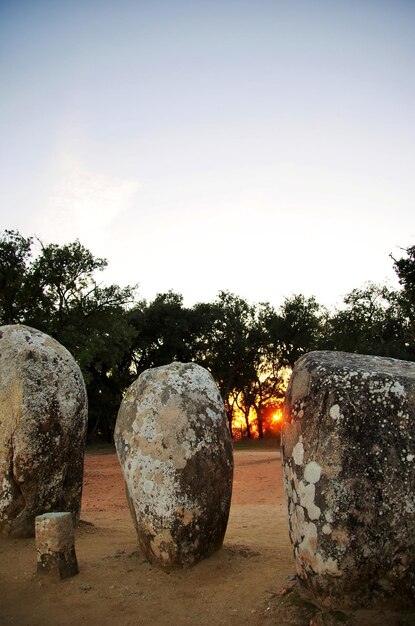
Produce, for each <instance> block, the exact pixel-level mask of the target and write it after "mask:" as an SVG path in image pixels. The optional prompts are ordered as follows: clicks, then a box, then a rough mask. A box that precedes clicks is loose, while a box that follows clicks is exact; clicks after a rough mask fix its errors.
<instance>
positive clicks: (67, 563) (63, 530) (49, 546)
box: [35, 511, 79, 579]
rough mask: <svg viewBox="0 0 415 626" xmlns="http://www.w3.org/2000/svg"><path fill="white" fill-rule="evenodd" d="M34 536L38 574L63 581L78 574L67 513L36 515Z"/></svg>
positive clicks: (70, 523) (71, 530)
mask: <svg viewBox="0 0 415 626" xmlns="http://www.w3.org/2000/svg"><path fill="white" fill-rule="evenodd" d="M35 535H36V554H37V572H38V574H47V575H49V576H53V577H56V578H60V579H63V578H69V577H70V576H75V575H76V574H78V573H79V569H78V561H77V558H76V552H75V538H74V533H73V525H72V515H71V514H70V513H69V512H66V511H65V512H63V513H60V512H59V513H44V514H43V515H38V516H37V517H36V519H35Z"/></svg>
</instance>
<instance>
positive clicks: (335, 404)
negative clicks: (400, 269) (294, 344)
mask: <svg viewBox="0 0 415 626" xmlns="http://www.w3.org/2000/svg"><path fill="white" fill-rule="evenodd" d="M285 420H286V423H285V425H284V429H283V437H282V447H283V469H284V479H285V488H286V493H287V497H288V509H289V526H290V537H291V542H292V545H293V549H294V554H295V559H296V565H297V573H298V575H299V577H300V580H301V581H302V586H303V588H304V589H305V590H306V591H307V592H308V594H309V595H311V597H312V598H313V599H314V600H316V601H317V602H318V603H319V604H320V605H323V606H326V607H330V608H335V607H336V608H341V607H344V608H347V607H349V608H352V607H358V606H370V605H373V604H375V603H376V602H377V601H378V600H379V601H381V600H382V599H385V598H387V597H392V596H393V597H394V599H395V601H397V602H398V604H399V605H400V606H406V605H408V606H410V605H414V603H415V363H410V362H406V361H397V360H395V359H388V358H380V357H372V356H361V355H355V354H346V353H342V352H337V353H335V352H311V353H309V354H306V355H305V356H303V357H302V358H301V359H299V361H297V363H296V365H295V367H294V371H293V374H292V377H291V381H290V383H289V387H288V390H287V393H286V399H285Z"/></svg>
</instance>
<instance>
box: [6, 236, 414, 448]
mask: <svg viewBox="0 0 415 626" xmlns="http://www.w3.org/2000/svg"><path fill="white" fill-rule="evenodd" d="M391 262H392V263H393V266H394V269H395V271H396V272H397V275H398V277H399V281H400V284H401V289H399V290H393V289H390V288H388V287H386V286H383V285H376V284H372V283H370V284H367V285H365V286H364V287H363V288H359V289H354V290H353V291H352V292H351V293H349V294H348V295H347V296H346V297H345V298H344V302H343V304H342V306H341V307H340V308H338V309H336V310H334V311H329V310H328V309H326V308H325V307H324V306H322V305H320V304H319V303H318V302H317V301H316V299H315V298H314V297H311V298H306V297H304V296H303V295H301V294H299V295H293V296H291V297H289V298H286V299H285V300H284V302H283V303H282V305H281V306H280V307H279V308H278V309H275V308H274V307H273V306H271V305H270V304H269V303H261V304H250V303H249V302H247V301H246V300H245V299H243V298H241V297H239V296H237V295H235V294H232V293H229V292H227V291H221V292H219V294H218V296H217V298H216V300H215V301H214V302H209V303H198V304H195V305H194V306H193V307H191V308H188V307H185V306H184V305H183V298H182V296H181V295H180V294H177V293H174V292H172V291H169V292H168V293H162V294H158V295H157V296H156V298H155V299H154V300H152V301H151V302H148V301H146V300H143V299H140V298H139V296H138V290H137V287H135V286H129V287H125V288H121V287H119V286H117V285H110V286H102V285H100V284H99V283H98V282H97V277H98V276H99V272H100V271H102V270H103V269H104V268H105V267H106V265H107V262H106V260H105V259H100V258H96V257H94V256H93V255H92V254H91V252H90V251H89V250H87V249H86V248H85V247H83V246H82V245H81V244H80V243H79V241H75V242H74V243H71V244H65V245H61V246H59V245H56V244H43V243H41V242H40V241H38V240H34V239H33V238H32V237H28V238H26V237H23V236H22V235H21V234H20V233H18V232H16V231H4V232H3V234H2V235H1V238H0V322H1V324H2V325H3V324H17V323H21V324H27V325H29V326H33V327H35V328H37V329H39V330H42V331H44V332H46V333H48V334H50V335H52V336H53V337H55V338H56V339H57V340H58V341H59V342H60V343H62V344H63V345H64V346H66V348H67V349H68V350H69V351H70V352H71V353H72V354H73V356H74V357H75V359H76V360H77V362H78V363H79V365H80V367H81V369H82V372H83V375H84V378H85V382H86V385H87V390H88V398H89V428H88V432H89V438H90V439H92V438H93V437H94V436H95V435H96V434H97V433H99V434H101V435H104V436H105V437H106V438H108V439H111V438H112V433H113V429H114V424H115V419H116V415H117V411H118V408H119V405H120V402H121V398H122V395H123V392H124V390H125V389H126V388H127V387H128V386H129V385H130V384H131V383H132V381H133V380H135V378H136V377H137V376H138V375H139V374H140V373H141V372H142V371H144V370H145V369H147V368H149V367H157V366H160V365H164V364H166V363H170V362H171V361H175V360H177V361H184V362H186V361H194V362H197V363H199V364H200V365H203V366H204V367H206V368H207V369H209V370H210V371H211V373H212V375H213V377H214V378H215V380H216V381H217V383H218V385H219V388H220V390H221V393H222V397H223V398H224V401H225V406H226V411H227V416H228V421H229V426H230V428H231V429H232V422H233V418H234V417H235V415H236V414H238V416H239V417H241V416H243V421H244V424H245V426H244V434H246V435H248V436H250V434H251V428H252V415H254V417H255V429H256V432H257V434H258V435H259V436H260V437H262V436H263V434H264V433H265V432H266V431H267V429H268V428H270V423H271V421H270V416H271V415H272V414H273V413H274V412H275V410H276V408H277V407H278V406H279V403H280V401H281V398H282V397H283V395H284V391H285V386H286V381H287V373H288V372H289V371H290V368H292V366H293V365H294V362H295V361H296V360H297V359H298V358H299V357H300V356H301V355H302V354H304V353H306V352H309V351H310V350H316V349H328V350H345V351H348V352H360V353H364V354H378V355H382V356H391V357H395V358H400V359H406V360H415V342H414V338H415V315H414V313H415V246H413V247H410V248H408V249H406V250H404V251H403V256H402V258H401V259H397V260H395V259H392V260H391Z"/></svg>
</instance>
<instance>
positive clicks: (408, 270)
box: [391, 246, 415, 360]
mask: <svg viewBox="0 0 415 626" xmlns="http://www.w3.org/2000/svg"><path fill="white" fill-rule="evenodd" d="M405 253H406V257H402V258H401V259H398V260H396V259H394V258H393V257H392V259H393V261H394V269H395V272H396V273H397V275H398V278H399V282H400V284H401V285H402V294H401V295H402V298H401V304H402V309H403V312H404V315H405V317H406V319H407V321H408V324H409V327H410V334H411V339H410V342H409V347H410V354H411V359H412V360H413V359H414V358H415V347H414V345H413V344H414V341H415V246H410V247H409V248H406V249H405ZM391 256H392V255H391Z"/></svg>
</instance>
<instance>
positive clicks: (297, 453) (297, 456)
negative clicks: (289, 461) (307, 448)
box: [292, 435, 304, 465]
mask: <svg viewBox="0 0 415 626" xmlns="http://www.w3.org/2000/svg"><path fill="white" fill-rule="evenodd" d="M292 456H293V459H294V463H295V464H296V465H302V464H303V463H304V446H303V438H302V437H301V435H300V439H299V441H298V442H297V443H296V444H295V446H294V448H293V455H292Z"/></svg>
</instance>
